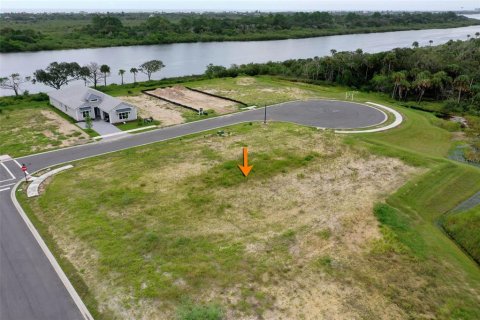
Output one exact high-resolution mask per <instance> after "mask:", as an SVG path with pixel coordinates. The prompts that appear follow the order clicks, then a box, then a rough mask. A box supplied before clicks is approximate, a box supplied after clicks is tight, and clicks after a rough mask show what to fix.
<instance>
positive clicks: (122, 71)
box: [118, 69, 125, 85]
mask: <svg viewBox="0 0 480 320" xmlns="http://www.w3.org/2000/svg"><path fill="white" fill-rule="evenodd" d="M124 74H125V70H123V69H120V70H118V75H119V76H120V77H122V85H123V75H124Z"/></svg>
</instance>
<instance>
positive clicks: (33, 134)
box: [0, 95, 88, 157]
mask: <svg viewBox="0 0 480 320" xmlns="http://www.w3.org/2000/svg"><path fill="white" fill-rule="evenodd" d="M42 99H43V98H42V97H41V96H40V95H33V96H31V97H19V98H12V97H3V98H0V102H1V105H0V128H1V129H0V155H2V154H8V155H10V156H12V157H19V156H24V155H27V154H32V153H36V152H41V151H47V150H52V149H56V148H60V147H66V146H70V145H73V144H80V143H85V142H86V141H88V135H87V134H85V132H83V131H82V130H81V129H80V128H79V127H77V126H75V125H73V124H72V123H71V122H70V121H69V120H68V119H67V117H66V116H65V115H64V114H63V113H62V112H59V111H57V110H56V109H54V108H53V107H50V106H49V105H48V102H46V101H43V100H42ZM39 100H40V101H39Z"/></svg>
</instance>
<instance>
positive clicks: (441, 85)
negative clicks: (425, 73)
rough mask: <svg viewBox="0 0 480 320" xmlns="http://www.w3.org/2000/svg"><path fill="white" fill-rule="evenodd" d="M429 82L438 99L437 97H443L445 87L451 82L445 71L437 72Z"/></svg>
mask: <svg viewBox="0 0 480 320" xmlns="http://www.w3.org/2000/svg"><path fill="white" fill-rule="evenodd" d="M431 82H432V87H433V88H434V89H435V96H436V97H437V99H438V98H439V96H443V95H444V93H445V87H446V86H447V85H448V84H450V83H451V82H452V78H450V77H449V76H448V74H447V73H446V72H445V71H439V72H437V73H434V74H433V76H432V78H431ZM438 91H440V95H439V94H438Z"/></svg>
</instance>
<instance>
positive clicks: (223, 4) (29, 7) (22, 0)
mask: <svg viewBox="0 0 480 320" xmlns="http://www.w3.org/2000/svg"><path fill="white" fill-rule="evenodd" d="M474 8H480V0H398V1H392V0H390V1H389V0H383V1H379V0H356V1H355V0H336V1H335V0H333V1H332V0H297V1H295V0H276V1H275V0H234V1H232V0H176V1H172V0H81V1H79V0H0V11H1V12H11V11H30V12H43V11H153V10H155V11H206V10H210V11H224V10H228V11H251V10H260V11H312V10H319V11H322V10H326V11H332V10H408V11H412V10H427V11H441V10H462V9H474Z"/></svg>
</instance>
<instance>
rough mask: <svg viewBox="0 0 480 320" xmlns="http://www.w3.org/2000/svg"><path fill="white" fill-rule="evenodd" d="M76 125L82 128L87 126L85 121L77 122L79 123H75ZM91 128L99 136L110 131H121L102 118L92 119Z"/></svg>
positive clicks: (110, 132)
mask: <svg viewBox="0 0 480 320" xmlns="http://www.w3.org/2000/svg"><path fill="white" fill-rule="evenodd" d="M77 126H79V127H80V128H82V129H86V128H87V124H86V123H85V122H79V123H77ZM92 129H93V130H94V131H95V132H97V133H98V134H99V135H101V136H104V135H107V134H112V133H118V132H122V130H120V129H118V128H117V127H115V126H114V125H113V124H111V123H109V122H106V121H103V120H94V121H92Z"/></svg>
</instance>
